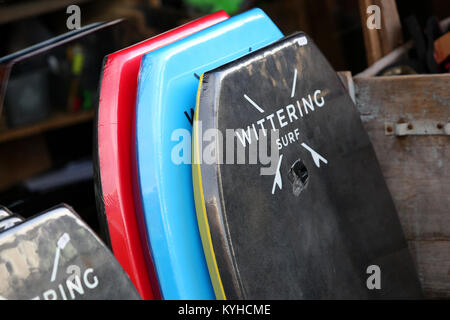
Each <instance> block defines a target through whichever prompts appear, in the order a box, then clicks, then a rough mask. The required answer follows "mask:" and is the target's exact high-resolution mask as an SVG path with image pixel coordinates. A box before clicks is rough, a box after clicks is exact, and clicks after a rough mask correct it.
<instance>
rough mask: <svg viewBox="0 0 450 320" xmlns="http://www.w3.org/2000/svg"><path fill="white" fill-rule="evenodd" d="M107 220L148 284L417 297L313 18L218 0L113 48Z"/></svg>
mask: <svg viewBox="0 0 450 320" xmlns="http://www.w3.org/2000/svg"><path fill="white" fill-rule="evenodd" d="M97 121H98V122H97V136H96V141H95V142H96V148H95V151H96V154H95V156H94V158H95V168H96V177H95V179H96V190H97V200H98V211H99V213H100V217H101V220H102V222H103V230H104V232H105V233H106V234H107V235H108V238H109V239H110V246H111V248H112V251H113V253H114V255H115V257H116V258H117V260H118V262H119V263H120V265H121V266H122V267H123V268H124V270H125V271H126V273H127V274H128V275H129V277H130V279H131V281H132V282H133V284H134V285H135V287H136V289H137V291H138V292H139V294H140V296H141V297H142V298H144V299H155V298H156V299H158V298H163V299H391V298H420V297H421V295H422V293H421V287H420V283H419V281H418V277H417V274H416V271H415V268H414V264H413V261H412V258H411V256H410V253H409V251H408V247H407V243H406V241H405V238H404V235H403V232H402V228H401V225H400V223H399V219H398V216H397V213H396V210H395V207H394V204H393V201H392V198H391V196H390V193H389V191H388V189H387V186H386V183H385V181H384V179H383V176H382V172H381V170H380V167H379V165H378V162H377V159H376V156H375V153H374V150H373V148H372V145H371V142H370V140H369V138H368V135H367V133H366V132H365V130H364V128H363V126H362V124H361V121H360V118H359V114H358V111H357V110H356V107H355V105H354V103H353V102H352V100H351V98H350V96H349V95H348V93H347V91H346V89H345V87H344V86H343V84H342V83H341V82H340V80H339V78H338V76H337V74H336V72H335V71H334V70H333V68H332V67H331V66H330V64H329V63H328V61H327V60H326V59H325V57H324V56H323V54H322V53H321V52H320V50H319V49H318V48H317V46H316V45H315V44H314V42H313V40H312V39H311V38H310V37H309V36H308V35H306V34H304V33H302V32H298V33H295V34H292V35H290V36H287V37H284V36H283V34H282V33H281V32H280V30H279V29H278V28H277V27H276V25H275V24H274V23H273V22H272V21H271V20H270V19H269V18H268V17H267V16H266V15H265V14H264V12H262V11H261V10H259V9H253V10H250V11H248V12H244V13H242V14H239V15H236V16H233V17H231V18H229V17H228V16H227V14H226V13H225V12H223V11H221V12H217V13H215V14H212V15H209V16H206V17H204V18H200V19H198V20H196V21H193V22H191V23H188V24H186V25H183V26H181V27H179V28H176V29H173V30H171V31H169V32H166V33H164V34H161V35H159V36H156V37H154V38H151V39H148V40H146V41H143V42H141V43H138V44H136V45H134V46H131V47H128V48H126V49H123V50H121V51H118V52H115V53H112V54H110V55H108V56H107V57H106V58H105V60H104V66H103V72H102V76H101V85H100V99H99V106H98V112H97Z"/></svg>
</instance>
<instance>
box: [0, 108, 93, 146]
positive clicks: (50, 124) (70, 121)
mask: <svg viewBox="0 0 450 320" xmlns="http://www.w3.org/2000/svg"><path fill="white" fill-rule="evenodd" d="M93 118H94V111H93V110H90V111H80V112H77V113H55V114H54V115H52V116H50V118H48V119H47V120H44V121H41V122H38V123H36V124H32V125H28V126H24V127H20V128H11V129H3V130H0V143H3V142H6V141H11V140H17V139H21V138H24V137H28V136H32V135H35V134H38V133H42V132H45V131H48V130H53V129H58V128H63V127H67V126H71V125H74V124H78V123H83V122H88V121H90V120H92V119H93Z"/></svg>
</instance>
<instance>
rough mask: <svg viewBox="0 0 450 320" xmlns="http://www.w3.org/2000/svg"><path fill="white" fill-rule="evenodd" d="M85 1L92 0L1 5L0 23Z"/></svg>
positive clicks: (42, 1)
mask: <svg viewBox="0 0 450 320" xmlns="http://www.w3.org/2000/svg"><path fill="white" fill-rule="evenodd" d="M87 1H92V0H41V1H27V2H24V3H19V4H10V5H3V7H2V8H1V14H0V24H3V23H8V22H12V21H16V20H20V19H25V18H28V17H32V16H37V15H40V14H45V13H48V12H52V11H57V10H60V9H63V8H67V7H68V6H69V5H71V4H81V3H83V2H87Z"/></svg>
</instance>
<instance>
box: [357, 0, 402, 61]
mask: <svg viewBox="0 0 450 320" xmlns="http://www.w3.org/2000/svg"><path fill="white" fill-rule="evenodd" d="M358 2H359V11H360V17H361V25H362V30H363V35H364V45H365V47H366V56H367V63H368V64H369V65H371V64H373V63H375V62H376V61H377V60H379V59H381V58H382V57H383V56H385V55H386V54H388V53H389V52H391V51H392V50H394V49H395V48H397V47H398V46H399V45H401V44H402V42H403V36H402V26H401V23H400V17H399V15H398V11H397V5H396V4H395V0H359V1H358ZM370 5H377V6H378V7H379V8H380V11H381V17H380V20H381V28H380V29H369V28H367V18H368V17H369V15H368V14H367V7H369V6H370Z"/></svg>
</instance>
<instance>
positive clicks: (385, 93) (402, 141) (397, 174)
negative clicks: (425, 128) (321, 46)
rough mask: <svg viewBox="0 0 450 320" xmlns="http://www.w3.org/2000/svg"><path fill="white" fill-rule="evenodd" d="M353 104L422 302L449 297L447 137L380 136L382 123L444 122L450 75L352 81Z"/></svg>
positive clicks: (449, 151) (449, 116) (449, 98)
mask: <svg viewBox="0 0 450 320" xmlns="http://www.w3.org/2000/svg"><path fill="white" fill-rule="evenodd" d="M353 80H354V86H355V97H356V105H357V108H358V110H359V112H360V114H361V120H362V122H363V125H364V127H365V128H366V130H367V132H368V134H369V136H370V139H371V141H372V144H373V146H374V149H375V152H376V154H377V158H378V161H379V163H380V166H381V169H382V172H383V175H384V177H385V179H386V183H387V185H388V188H389V190H390V192H391V195H392V197H393V199H394V203H395V206H396V208H397V212H398V214H399V218H400V222H401V224H402V227H403V230H404V233H405V236H406V238H407V239H408V242H409V244H410V249H411V252H412V254H413V257H414V259H415V261H416V264H417V269H418V273H419V276H420V279H421V282H422V286H423V289H424V293H425V296H426V297H430V298H435V297H441V298H442V297H445V298H449V297H450V196H449V194H450V193H449V190H450V162H449V159H450V143H449V142H450V137H449V136H443V135H442V136H405V137H396V136H394V135H386V134H385V122H393V123H398V122H408V121H412V120H435V121H440V122H442V123H446V122H448V121H449V119H450V90H448V88H449V87H450V75H445V74H443V75H414V76H395V77H376V78H372V77H370V78H353Z"/></svg>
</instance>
